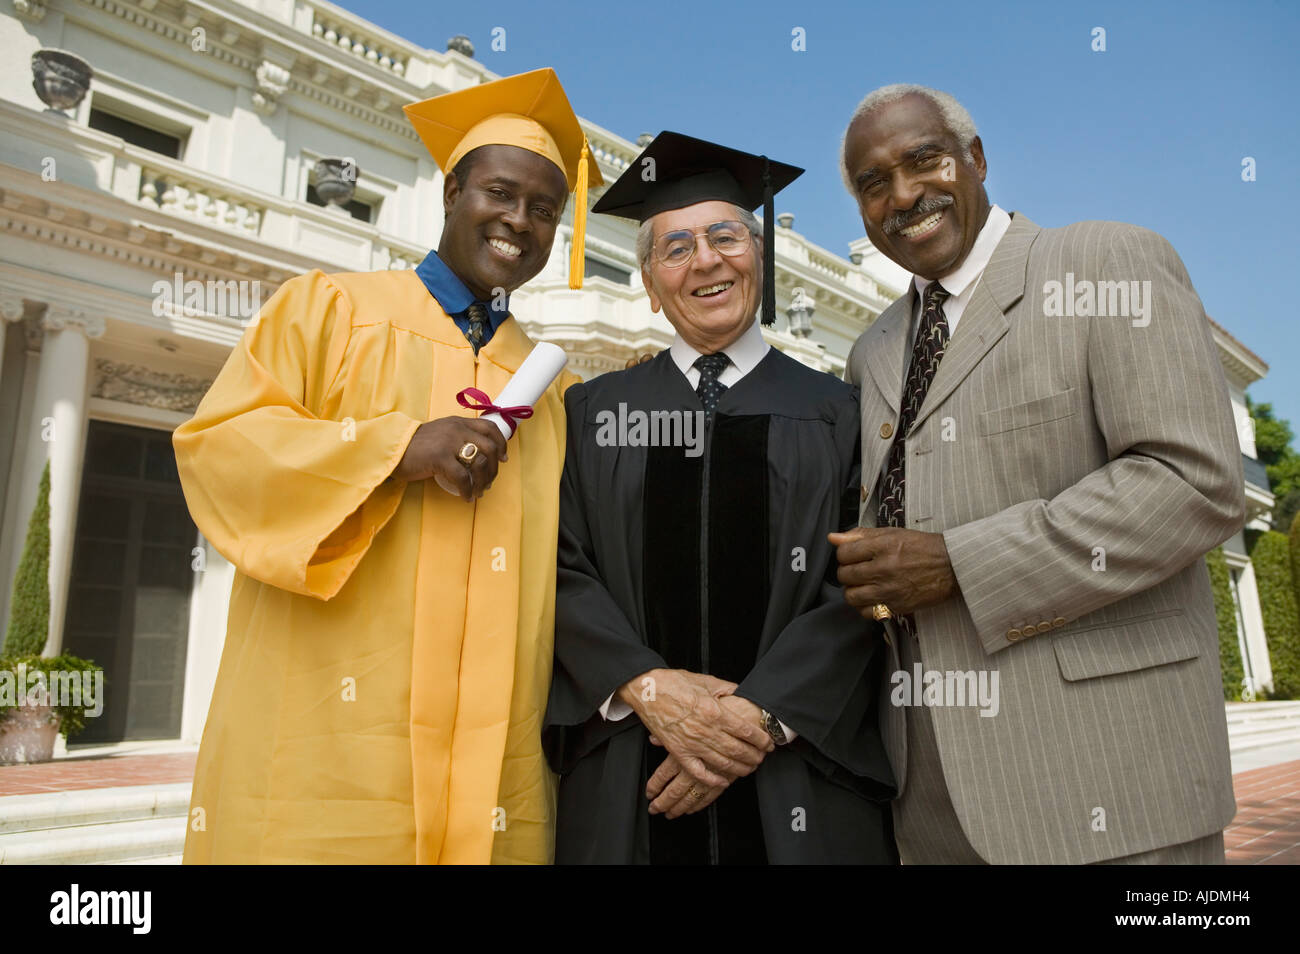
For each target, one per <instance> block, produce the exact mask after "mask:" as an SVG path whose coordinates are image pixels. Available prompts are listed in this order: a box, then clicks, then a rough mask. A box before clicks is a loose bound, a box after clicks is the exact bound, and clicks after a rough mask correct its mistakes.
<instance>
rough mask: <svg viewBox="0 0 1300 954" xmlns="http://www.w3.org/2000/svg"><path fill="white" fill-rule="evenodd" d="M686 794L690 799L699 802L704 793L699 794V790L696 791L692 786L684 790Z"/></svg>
mask: <svg viewBox="0 0 1300 954" xmlns="http://www.w3.org/2000/svg"><path fill="white" fill-rule="evenodd" d="M686 794H687V795H689V796H690V797H691V798H693V799H695V800H696V801H699V800H700V799H701V798H703V797H704V793H703V792H701V791H700V790H699V789H697V788H696V787H695V786H694V785H692V786H691V787H690V788H688V789H687V790H686Z"/></svg>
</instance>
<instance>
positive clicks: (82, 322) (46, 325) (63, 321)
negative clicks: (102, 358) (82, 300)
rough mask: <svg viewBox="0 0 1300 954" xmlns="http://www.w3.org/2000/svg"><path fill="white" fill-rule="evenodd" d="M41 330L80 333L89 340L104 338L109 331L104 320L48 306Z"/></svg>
mask: <svg viewBox="0 0 1300 954" xmlns="http://www.w3.org/2000/svg"><path fill="white" fill-rule="evenodd" d="M41 328H42V329H43V330H45V331H79V332H81V333H82V334H83V335H85V336H86V337H87V338H102V337H104V332H105V331H107V330H108V328H107V326H106V325H105V324H104V319H103V318H96V317H94V316H91V315H87V314H86V313H85V312H84V311H82V310H81V309H79V308H68V307H66V306H64V305H50V306H48V307H47V308H46V309H45V315H44V317H42V318H41Z"/></svg>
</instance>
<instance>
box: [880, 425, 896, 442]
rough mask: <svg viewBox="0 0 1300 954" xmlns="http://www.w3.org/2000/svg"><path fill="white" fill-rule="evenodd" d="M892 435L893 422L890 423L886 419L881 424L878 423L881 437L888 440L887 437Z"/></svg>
mask: <svg viewBox="0 0 1300 954" xmlns="http://www.w3.org/2000/svg"><path fill="white" fill-rule="evenodd" d="M893 435H894V425H893V424H890V423H889V422H888V421H885V423H884V424H881V425H880V436H881V437H883V438H885V439H886V440H888V439H889V438H890V437H892V436H893Z"/></svg>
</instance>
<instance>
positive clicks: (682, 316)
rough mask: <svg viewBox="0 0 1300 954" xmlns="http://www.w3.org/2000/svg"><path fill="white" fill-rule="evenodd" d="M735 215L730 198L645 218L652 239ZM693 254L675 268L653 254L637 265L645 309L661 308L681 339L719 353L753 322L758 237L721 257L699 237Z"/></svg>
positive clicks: (759, 289) (759, 275) (759, 278)
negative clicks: (647, 304) (647, 300)
mask: <svg viewBox="0 0 1300 954" xmlns="http://www.w3.org/2000/svg"><path fill="white" fill-rule="evenodd" d="M736 218H737V214H736V207H735V206H734V205H732V204H731V203H730V202H719V201H709V202H699V203H696V204H695V205H689V206H687V207H686V208H684V209H673V210H671V211H668V212H660V213H659V214H658V215H656V216H655V217H654V218H653V219H651V220H650V221H651V227H652V228H653V230H654V236H655V239H656V240H657V239H658V238H659V237H660V236H662V235H663V234H664V233H665V232H676V231H678V230H679V229H685V230H686V231H690V232H703V231H704V230H705V229H707V228H708V227H709V226H710V225H713V224H714V223H715V222H726V221H732V220H735V219H736ZM696 243H697V244H696V246H695V256H694V258H692V259H691V261H690V263H689V264H687V265H683V266H681V267H680V268H669V267H667V266H666V265H664V264H663V263H662V262H660V261H659V260H658V259H657V258H656V257H655V254H654V252H653V251H652V252H651V253H650V261H649V262H648V263H647V264H646V265H645V266H644V267H643V268H642V269H641V278H642V280H643V281H644V283H645V287H646V292H647V293H648V294H649V296H650V308H651V309H652V310H653V311H655V312H658V311H659V310H660V309H661V308H662V309H663V312H664V314H665V315H666V316H667V318H668V321H669V322H670V323H671V324H672V326H673V328H674V329H675V330H676V331H677V333H678V334H679V335H681V336H682V340H683V341H685V342H686V343H687V344H689V345H690V346H691V347H693V348H695V349H696V350H697V351H701V352H704V353H705V354H712V353H713V352H716V351H721V350H722V349H723V348H725V347H727V346H728V345H730V344H731V343H732V342H733V341H735V340H736V339H737V338H739V337H740V336H741V335H742V334H744V333H745V332H746V331H747V330H748V329H749V326H750V325H751V324H753V322H754V316H755V314H756V313H757V312H758V305H759V301H760V299H761V298H762V294H763V270H762V268H761V267H760V265H759V257H758V254H757V250H758V249H759V248H760V246H761V244H762V240H761V238H760V237H759V236H753V237H752V238H751V244H750V248H749V249H747V250H746V251H745V252H744V253H742V254H740V255H736V256H734V257H733V256H727V255H721V254H719V253H718V252H717V251H715V250H714V248H713V246H711V245H710V244H709V243H708V242H707V241H706V240H705V238H704V236H703V235H700V236H698V237H697V238H696Z"/></svg>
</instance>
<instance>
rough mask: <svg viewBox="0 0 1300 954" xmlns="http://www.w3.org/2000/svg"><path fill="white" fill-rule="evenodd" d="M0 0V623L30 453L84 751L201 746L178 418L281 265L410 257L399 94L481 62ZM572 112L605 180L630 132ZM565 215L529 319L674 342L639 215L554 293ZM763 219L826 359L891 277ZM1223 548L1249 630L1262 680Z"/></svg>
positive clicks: (562, 258) (529, 295)
mask: <svg viewBox="0 0 1300 954" xmlns="http://www.w3.org/2000/svg"><path fill="white" fill-rule="evenodd" d="M0 3H3V4H6V5H8V7H9V9H7V10H0V44H3V48H4V49H6V50H8V51H9V55H8V56H7V57H6V58H5V61H4V62H3V63H0V318H3V321H0V334H3V338H2V339H0V507H2V510H0V582H2V583H3V587H2V592H0V620H7V618H8V611H9V610H8V607H9V601H10V588H11V586H12V580H13V576H14V572H15V570H16V568H17V565H18V561H19V558H20V556H21V553H22V549H23V543H24V539H25V535H26V530H27V524H28V520H29V518H30V514H31V512H32V508H33V505H34V503H35V501H36V496H37V490H38V487H39V484H40V478H41V473H42V469H43V468H44V466H45V465H46V463H47V461H48V463H49V465H50V473H51V492H50V507H51V554H50V592H51V619H50V637H49V641H48V643H47V646H46V652H47V654H48V653H52V652H56V651H59V650H66V651H69V652H74V653H76V654H77V655H80V656H84V657H87V658H90V659H93V660H95V661H96V662H97V663H100V664H101V665H104V666H105V668H106V673H107V683H108V693H107V709H106V712H105V716H104V717H103V718H101V719H99V720H95V724H93V725H91V726H90V727H89V728H88V730H87V732H86V734H85V736H84V737H83V739H84V741H93V742H115V741H120V740H126V739H132V740H133V739H183V740H188V741H197V740H198V739H199V737H200V735H201V733H202V728H203V723H204V720H205V718H206V714H207V707H208V702H209V699H210V696H211V691H212V685H213V681H214V680H215V677H216V669H217V663H218V660H219V659H220V655H221V648H222V644H223V641H224V637H225V622H226V608H227V599H228V594H229V590H230V584H231V580H232V578H233V569H232V567H231V566H230V565H229V564H228V563H227V562H226V561H225V560H224V559H223V558H222V557H221V556H220V554H218V553H217V552H216V551H215V550H213V549H212V548H211V546H209V545H207V544H206V542H205V541H204V540H203V539H202V538H201V537H200V536H199V535H198V533H197V530H196V529H195V528H194V526H193V524H192V523H191V522H190V520H189V516H188V512H187V511H186V508H185V505H184V498H183V496H182V495H181V492H180V485H179V482H178V480H177V477H176V469H175V460H174V458H173V456H172V452H171V431H172V429H173V428H175V427H176V426H177V425H178V424H180V423H181V422H183V421H184V420H186V419H187V418H188V417H189V416H190V415H191V414H192V413H193V410H194V408H195V407H196V405H197V404H198V401H199V399H200V398H201V397H202V395H203V393H204V392H205V390H206V389H207V387H208V385H209V384H210V383H211V381H212V379H213V378H214V377H215V375H216V373H217V371H218V370H219V369H220V367H221V365H222V364H223V363H224V361H225V359H226V357H227V355H228V354H229V353H230V351H231V349H232V348H233V347H234V345H235V343H236V342H237V341H238V339H239V337H240V335H241V334H242V331H243V329H244V327H245V326H246V324H247V323H248V321H249V320H250V319H251V318H252V317H253V314H254V313H255V312H256V308H257V305H258V304H260V302H261V301H265V300H266V299H267V298H268V297H269V296H270V295H271V294H272V293H273V292H274V291H275V289H276V288H277V287H278V286H279V285H280V284H281V283H282V282H283V281H285V280H286V279H287V278H289V277H290V276H292V275H296V274H299V273H301V272H304V271H308V270H310V269H312V268H321V269H323V270H325V271H327V272H343V271H368V270H376V269H405V268H411V267H414V265H416V264H418V262H419V261H420V260H421V259H422V258H423V257H424V255H425V254H426V253H427V252H428V250H429V249H430V248H432V247H434V246H435V245H436V244H437V241H438V237H439V234H440V232H441V229H442V198H441V196H442V185H443V178H442V174H441V172H440V171H439V170H438V169H437V167H436V166H435V165H434V163H433V162H432V160H431V159H430V157H429V156H428V154H427V153H426V152H425V150H424V148H423V146H422V145H421V144H420V142H419V140H418V139H417V137H416V136H415V134H414V132H413V130H411V128H410V127H409V125H408V123H407V122H406V119H405V117H404V116H403V114H402V112H401V106H402V105H403V104H404V103H407V102H411V101H414V100H419V99H424V98H428V97H430V96H436V95H438V94H440V93H444V92H449V91H452V90H457V89H462V88H465V87H467V86H471V85H474V84H477V83H480V82H484V81H487V80H490V79H494V78H496V74H494V73H491V72H490V71H488V70H487V69H486V68H485V67H484V66H483V65H482V64H480V63H479V62H478V61H477V60H475V59H474V58H473V56H472V51H471V50H470V49H469V48H468V47H467V46H466V45H464V44H463V43H456V44H453V46H455V47H456V48H454V49H449V50H447V51H444V52H437V51H431V50H427V49H424V48H422V47H419V46H417V45H414V44H412V43H409V42H408V41H406V40H404V39H402V38H401V37H398V36H395V35H392V34H390V33H387V32H385V31H383V30H381V29H380V28H378V27H376V26H374V25H373V24H370V23H368V22H367V21H365V20H363V19H361V18H359V17H357V16H355V15H354V14H351V13H348V12H347V11H344V10H342V9H340V8H338V7H335V6H333V5H332V4H329V3H325V2H319V0H203V2H190V0H49V2H40V0H0ZM42 49H56V50H64V51H68V52H70V53H73V54H75V55H76V56H78V57H80V58H81V59H83V60H85V61H86V62H87V63H89V64H90V66H91V67H92V68H93V69H94V78H93V80H92V81H91V82H90V84H89V91H88V93H87V94H86V95H85V96H84V98H83V99H82V100H81V101H80V102H79V103H78V104H77V105H76V106H75V107H71V108H68V109H66V110H64V111H62V112H60V111H56V110H53V109H49V108H47V107H46V104H45V103H43V102H42V101H41V99H40V98H38V96H37V94H36V92H35V91H34V89H33V82H32V80H33V72H32V67H31V59H32V56H33V54H35V53H36V52H37V51H38V50H42ZM563 78H564V76H563V71H562V70H561V79H563ZM577 105H579V106H581V104H580V103H579V104H577ZM583 127H584V130H585V131H586V134H587V136H588V138H589V140H590V142H591V144H592V147H593V150H594V152H595V155H596V157H597V159H598V161H599V162H600V165H601V169H602V172H603V174H604V177H605V179H606V181H607V182H610V181H613V179H614V178H616V177H617V176H618V175H619V174H620V173H621V172H622V170H623V169H625V168H626V167H627V165H628V164H629V163H630V162H631V161H632V159H633V158H634V157H635V156H636V154H637V152H638V151H639V149H638V146H637V145H636V144H635V143H633V142H631V141H628V140H626V139H624V138H622V137H620V136H618V135H616V134H614V133H612V132H610V131H608V130H605V129H601V128H600V127H598V126H595V125H593V124H591V123H588V122H585V121H584V122H583ZM328 158H335V159H344V160H347V161H348V163H350V164H351V167H352V168H355V169H356V170H357V174H356V179H355V184H354V185H355V188H354V192H353V194H352V195H351V197H350V199H349V200H348V204H347V205H346V206H338V205H334V206H327V205H325V204H323V203H322V201H321V198H320V195H319V194H318V192H317V186H318V185H322V183H321V181H320V180H319V179H318V178H317V169H318V166H317V163H318V161H319V160H322V159H328ZM325 191H326V190H325V189H324V188H323V187H322V189H321V192H322V193H324V192H325ZM594 191H596V195H594V196H592V197H591V201H592V202H594V201H595V200H596V198H598V197H599V194H600V190H594ZM571 216H572V210H571V209H570V211H569V212H568V213H567V215H566V222H565V225H564V226H563V227H562V228H561V230H560V233H559V234H558V235H557V238H556V242H555V246H554V249H553V251H552V254H551V258H550V261H549V263H548V265H547V266H546V268H545V269H544V271H543V272H542V273H541V274H540V275H539V276H538V277H537V278H536V279H534V280H533V281H532V282H530V283H529V284H528V285H527V286H526V287H525V288H524V289H521V290H520V291H518V292H516V293H515V294H514V295H512V296H511V303H512V310H513V313H514V315H515V317H516V318H517V319H518V320H519V321H520V322H521V323H522V325H523V326H524V328H525V329H526V330H527V331H528V333H529V334H530V335H531V336H533V337H534V338H535V339H537V340H547V341H552V342H555V343H556V344H559V345H560V346H561V347H563V348H564V349H565V350H566V351H567V352H568V353H569V355H570V367H571V368H572V369H573V370H575V371H577V372H578V373H579V374H581V375H583V376H584V377H591V376H593V375H595V374H599V373H602V372H604V371H608V370H613V369H617V368H621V367H623V366H624V364H625V363H626V362H627V361H628V360H629V359H631V358H634V357H636V356H637V355H640V354H643V353H645V352H647V351H657V350H660V349H661V348H663V347H665V346H666V345H667V344H668V342H669V341H670V340H671V337H672V334H671V328H670V327H669V325H668V323H667V322H666V321H665V320H664V319H663V317H662V316H660V315H654V314H652V313H651V311H650V308H649V305H648V302H647V299H646V296H645V293H644V290H643V289H642V287H641V282H640V275H639V272H638V269H637V266H636V262H635V256H634V252H633V245H634V238H635V226H634V225H633V224H632V223H629V222H624V221H622V220H614V219H612V218H609V217H606V216H593V217H590V218H589V219H588V234H587V257H588V263H587V264H588V268H587V274H588V278H587V281H586V286H585V287H584V288H583V289H582V290H581V291H572V290H570V289H569V287H568V284H567V279H568V276H567V268H568V258H569V247H568V246H569V229H568V224H567V223H568V222H569V221H571ZM778 222H779V227H778V229H777V237H776V248H775V252H776V256H777V302H778V310H780V311H782V312H784V313H787V314H791V315H792V318H798V317H799V314H798V311H797V308H802V309H804V311H805V312H806V311H807V309H812V313H811V333H810V334H802V333H799V331H800V327H799V323H798V322H797V321H796V323H795V328H794V330H793V331H792V329H791V327H790V326H789V325H788V324H787V323H786V322H780V323H779V324H778V326H777V327H776V328H775V329H771V330H766V331H765V335H766V336H767V337H768V339H769V341H770V342H771V343H772V344H773V345H774V346H776V347H778V348H781V349H782V350H783V351H785V352H787V353H789V354H791V355H792V356H794V357H796V358H797V359H799V360H800V361H803V362H804V363H806V364H808V365H810V366H812V367H815V368H819V369H822V370H825V371H828V372H831V373H834V374H840V373H841V372H842V371H843V365H844V359H845V357H846V356H847V354H848V351H849V348H850V347H851V345H852V343H853V342H854V340H856V338H857V337H858V335H859V334H861V332H862V331H863V330H864V329H865V328H866V327H867V326H868V325H870V323H871V322H872V321H874V320H875V318H876V317H878V316H879V314H880V313H881V311H883V310H884V308H885V307H887V306H888V304H889V303H890V302H891V301H892V300H894V298H896V297H897V296H898V295H899V294H900V293H901V292H902V291H903V290H904V289H905V288H906V282H907V276H906V275H905V274H904V273H902V272H901V270H900V269H899V268H898V267H897V266H895V265H894V264H893V263H892V262H889V261H888V260H887V259H885V258H884V257H883V256H882V255H880V254H879V253H878V252H877V251H876V250H875V249H874V248H872V247H871V245H870V243H869V242H868V241H867V240H866V239H865V238H864V239H860V240H858V241H857V242H855V243H853V244H852V245H851V247H850V249H849V257H848V258H844V257H841V256H839V255H836V254H833V253H831V252H829V251H827V250H825V249H823V248H820V247H819V246H817V245H816V244H814V243H813V242H811V241H809V240H808V239H807V238H805V237H804V236H802V235H801V234H799V233H798V232H797V231H795V230H794V228H793V216H791V215H789V214H782V215H779V216H778ZM799 290H802V293H799ZM792 305H793V306H797V307H794V308H792ZM1216 334H1218V332H1216ZM1219 341H1220V349H1221V353H1222V354H1223V356H1224V363H1225V369H1226V370H1227V372H1228V376H1229V381H1230V383H1231V386H1232V389H1233V400H1234V406H1235V408H1236V410H1237V413H1238V416H1239V418H1240V417H1241V416H1242V415H1244V414H1245V403H1244V389H1245V386H1246V385H1247V384H1249V383H1250V382H1251V381H1253V380H1257V379H1258V378H1259V377H1262V376H1263V374H1264V373H1265V371H1266V370H1267V368H1266V366H1264V365H1263V363H1262V362H1260V361H1259V359H1258V358H1255V357H1254V356H1253V355H1251V354H1250V352H1249V351H1246V349H1244V347H1242V346H1241V345H1240V344H1239V343H1237V342H1236V341H1235V339H1232V338H1231V336H1229V335H1227V333H1226V332H1223V333H1222V335H1221V336H1220V338H1219ZM1234 375H1235V376H1234ZM1248 430H1249V429H1248V428H1243V453H1244V454H1245V455H1247V456H1248V458H1250V459H1253V455H1254V445H1253V439H1249V440H1248V438H1249V437H1250V435H1249V433H1248ZM1249 473H1250V470H1249V467H1248V474H1249ZM1258 477H1259V475H1256V479H1257V481H1258ZM1251 494H1252V496H1251V501H1252V507H1254V508H1255V509H1254V510H1253V511H1252V515H1253V517H1255V518H1258V517H1259V516H1260V515H1261V514H1264V513H1266V511H1267V508H1268V507H1269V506H1271V504H1272V498H1271V497H1269V496H1268V494H1267V481H1264V482H1263V486H1262V487H1261V486H1259V485H1258V483H1256V485H1255V486H1254V487H1253V488H1252V490H1251ZM1229 550H1231V547H1229ZM1238 551H1241V552H1240V554H1239V556H1238V555H1234V556H1233V557H1232V558H1231V559H1232V560H1233V565H1234V567H1235V572H1234V580H1235V581H1236V587H1237V591H1238V592H1239V595H1240V597H1241V605H1242V612H1241V614H1240V617H1241V620H1242V645H1243V648H1244V650H1245V651H1246V652H1247V653H1248V655H1249V659H1250V661H1251V665H1252V669H1251V672H1253V673H1255V675H1256V677H1259V676H1260V675H1261V674H1264V675H1265V676H1266V675H1267V665H1268V654H1267V649H1266V645H1265V644H1264V643H1263V630H1262V622H1261V621H1260V618H1259V608H1258V599H1257V597H1256V596H1255V595H1254V590H1253V587H1254V578H1253V574H1252V573H1251V571H1250V566H1249V561H1248V560H1246V559H1245V555H1244V550H1243V549H1242V548H1241V547H1238ZM1233 552H1234V554H1236V553H1237V551H1233ZM1260 681H1261V683H1264V682H1266V681H1267V680H1266V679H1261V680H1260ZM83 739H79V741H81V740H83Z"/></svg>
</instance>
